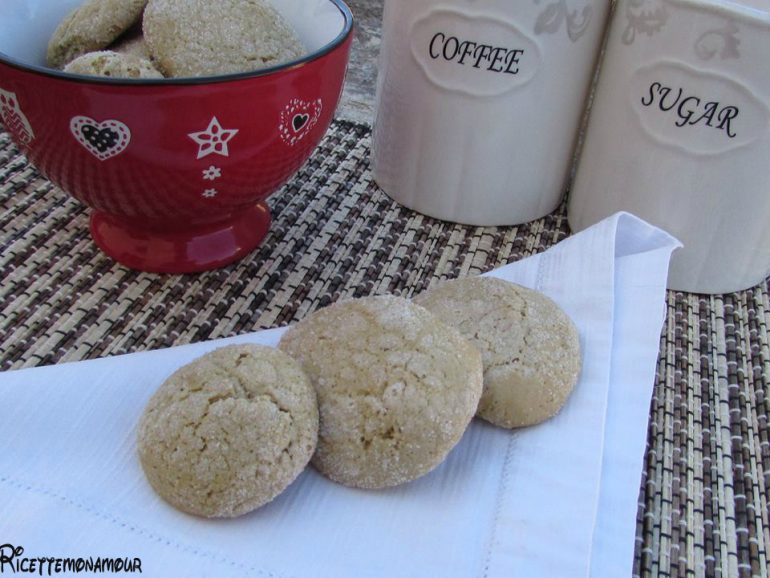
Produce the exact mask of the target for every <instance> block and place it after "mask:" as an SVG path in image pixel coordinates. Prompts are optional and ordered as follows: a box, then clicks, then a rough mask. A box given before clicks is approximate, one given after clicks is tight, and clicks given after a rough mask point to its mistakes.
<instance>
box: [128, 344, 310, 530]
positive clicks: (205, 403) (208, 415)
mask: <svg viewBox="0 0 770 578" xmlns="http://www.w3.org/2000/svg"><path fill="white" fill-rule="evenodd" d="M317 436H318V406H317V402H316V396H315V392H314V390H313V388H312V386H311V385H310V381H309V379H308V377H307V376H306V375H305V374H304V373H303V372H302V370H301V369H300V367H299V364H297V363H296V362H295V361H294V360H293V359H291V358H290V357H289V356H288V355H286V354H284V353H282V352H281V351H279V350H277V349H273V348H270V347H264V346H259V345H231V346H228V347H223V348H221V349H217V350H215V351H212V352H211V353H208V354H206V355H204V356H203V357H200V358H198V359H197V360H195V361H193V362H192V363H190V364H188V365H186V366H184V367H182V368H181V369H179V370H178V371H176V372H175V373H174V374H173V375H171V377H169V378H168V379H167V380H166V381H165V382H164V383H163V385H161V387H160V388H159V389H158V391H157V392H156V393H155V395H153V396H152V398H151V399H150V401H149V402H148V404H147V407H146V409H145V411H144V414H143V416H142V419H141V421H140V423H139V430H138V450H139V458H140V461H141V463H142V468H143V469H144V472H145V474H146V475H147V479H148V480H149V482H150V484H151V485H152V487H153V488H154V489H155V491H156V492H158V494H160V496H161V497H162V498H164V499H165V500H166V501H168V502H169V503H170V504H172V505H173V506H175V507H177V508H179V509H180V510H183V511H185V512H189V513H191V514H197V515H199V516H207V517H233V516H238V515H240V514H245V513H246V512H249V511H251V510H253V509H255V508H258V507H259V506H262V505H263V504H266V503H267V502H269V501H270V500H272V499H273V498H274V497H275V496H277V495H278V494H279V493H280V492H282V491H283V490H284V489H285V488H286V487H287V486H288V485H289V484H290V483H291V482H292V481H293V480H294V479H295V478H296V477H297V476H298V475H299V474H300V472H302V470H303V469H304V468H305V466H306V465H307V464H308V462H309V461H310V456H311V455H312V454H313V451H314V449H315V445H316V441H317Z"/></svg>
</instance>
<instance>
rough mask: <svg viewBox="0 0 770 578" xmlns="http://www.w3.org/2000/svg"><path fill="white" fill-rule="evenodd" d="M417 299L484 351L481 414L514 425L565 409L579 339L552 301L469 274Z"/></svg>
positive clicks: (576, 367) (575, 376)
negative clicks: (563, 407)
mask: <svg viewBox="0 0 770 578" xmlns="http://www.w3.org/2000/svg"><path fill="white" fill-rule="evenodd" d="M414 301H415V303H418V304H420V305H422V306H423V307H425V308H427V309H428V310H430V311H431V312H432V313H434V314H435V315H436V316H437V317H439V318H440V319H442V320H443V321H444V322H446V323H448V324H450V325H452V326H453V327H455V328H456V329H458V330H459V331H460V333H462V334H463V335H464V336H465V337H467V338H468V339H469V340H470V341H471V342H472V343H473V344H474V345H475V346H476V347H477V348H478V349H479V350H480V351H481V355H482V358H483V360H484V394H483V395H482V396H481V402H480V403H479V410H478V414H477V415H478V416H479V417H481V418H483V419H485V420H487V421H489V422H491V423H493V424H496V425H499V426H502V427H506V428H516V427H523V426H529V425H534V424H537V423H540V422H542V421H544V420H546V419H548V418H549V417H552V416H553V415H555V414H556V413H557V412H558V411H559V410H560V409H561V408H562V406H563V405H564V403H565V402H566V400H567V398H568V397H569V395H570V392H571V391H572V389H573V388H574V386H575V384H576V383H577V380H578V376H579V374H580V368H581V353H580V339H579V336H578V331H577V328H576V327H575V325H574V323H573V322H572V320H571V319H570V318H569V317H568V316H567V314H566V313H565V312H564V311H563V310H562V309H561V308H560V307H559V306H558V305H557V304H556V303H555V302H554V301H553V300H551V299H549V298H548V297H546V296H545V295H543V294H542V293H539V292H537V291H533V290H532V289H528V288H526V287H522V286H520V285H516V284H514V283H509V282H507V281H503V280H501V279H495V278H493V277H468V278H463V279H455V280H452V281H447V282H445V283H443V284H440V285H438V286H437V287H435V288H433V289H430V290H428V291H426V292H424V293H422V294H420V295H418V296H416V297H415V298H414Z"/></svg>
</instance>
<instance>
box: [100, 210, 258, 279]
mask: <svg viewBox="0 0 770 578" xmlns="http://www.w3.org/2000/svg"><path fill="white" fill-rule="evenodd" d="M269 229H270V212H269V211H268V208H267V205H266V204H265V203H257V204H256V205H254V206H253V207H251V208H248V209H244V210H242V211H239V212H238V213H235V214H234V215H233V216H232V217H231V218H230V219H229V220H225V221H218V222H216V223H210V224H206V225H200V226H198V227H194V228H189V229H183V230H171V231H163V230H153V229H143V228H139V227H137V226H136V224H135V223H128V222H126V221H123V220H121V219H119V218H116V217H114V216H111V215H108V214H106V213H102V212H100V211H93V212H92V213H91V237H92V238H93V240H94V241H95V242H96V244H97V246H98V247H99V248H100V249H101V250H102V251H104V252H105V253H106V254H107V255H109V256H110V257H112V258H113V259H115V260H116V261H117V262H119V263H121V264H122V265H125V266H126V267H129V268H131V269H137V270H139V271H148V272H152V273H194V272H197V271H208V270H211V269H217V268H219V267H223V266H225V265H228V264H229V263H232V262H234V261H237V260H238V259H241V258H242V257H244V256H245V255H247V254H248V253H249V252H251V251H252V250H253V249H255V248H256V247H257V246H259V244H260V243H261V242H262V239H264V237H265V235H267V232H268V230H269Z"/></svg>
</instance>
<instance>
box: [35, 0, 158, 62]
mask: <svg viewBox="0 0 770 578" xmlns="http://www.w3.org/2000/svg"><path fill="white" fill-rule="evenodd" d="M146 4H147V0H86V2H84V3H83V4H82V5H81V6H79V7H78V8H76V9H75V10H73V11H72V12H70V13H69V14H68V15H67V16H66V17H65V18H64V20H62V22H61V23H60V24H59V26H58V27H57V28H56V30H55V31H54V33H53V35H52V36H51V39H50V41H49V43H48V53H47V56H46V61H47V62H48V66H52V67H54V68H63V67H64V65H65V64H67V63H68V62H70V61H72V60H74V59H75V58H77V57H78V56H80V55H82V54H85V53H86V52H93V51H95V50H102V49H104V48H107V47H108V46H109V45H110V44H111V43H112V42H113V41H114V40H115V39H116V38H117V37H118V36H120V35H121V34H123V33H124V32H125V31H126V30H128V29H129V28H131V26H133V25H134V24H135V23H136V22H137V21H138V20H139V19H140V18H141V16H142V10H143V9H144V7H145V5H146Z"/></svg>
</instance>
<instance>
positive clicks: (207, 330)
mask: <svg viewBox="0 0 770 578" xmlns="http://www.w3.org/2000/svg"><path fill="white" fill-rule="evenodd" d="M369 145H370V129H369V128H368V127H366V126H363V125H356V124H351V123H346V122H339V121H338V122H335V123H334V124H333V125H332V127H331V129H330V130H329V132H328V133H327V136H326V137H325V139H324V141H323V142H322V144H321V145H320V147H319V148H318V150H317V151H316V152H315V154H314V155H313V156H312V158H311V159H310V160H309V161H308V162H307V164H306V165H305V166H304V167H303V168H302V169H301V171H300V173H299V174H298V175H297V177H295V178H294V179H293V180H292V181H291V182H289V183H288V184H287V185H286V186H285V187H283V189H282V190H281V191H279V192H278V193H276V194H275V195H273V196H272V197H271V199H270V201H269V204H270V206H271V210H272V213H273V219H274V221H273V225H272V229H271V231H270V233H269V235H268V237H267V238H266V240H265V242H264V244H263V245H262V246H261V247H260V248H259V249H258V250H256V251H254V252H253V253H252V254H250V255H249V256H248V257H247V258H246V259H244V260H243V261H241V262H239V263H237V264H234V265H231V266H229V267H226V268H224V269H221V270H218V271H211V272H207V273H202V274H196V275H176V276H162V275H152V274H145V273H138V272H134V271H129V270H127V269H125V268H123V267H121V266H119V265H117V264H115V263H114V262H113V261H111V260H110V259H108V258H107V257H105V256H104V255H103V254H101V253H100V252H99V250H98V249H96V247H95V246H94V245H93V243H92V242H91V240H90V237H89V235H88V217H87V211H86V209H85V208H84V207H83V206H81V205H80V204H78V203H77V202H76V201H74V200H72V199H71V198H70V197H68V196H66V195H65V194H64V193H63V192H62V191H61V190H59V189H58V188H56V187H55V186H54V185H52V184H50V183H49V182H47V181H46V180H45V179H44V178H42V177H41V175H40V174H39V173H38V172H37V171H36V170H35V169H34V168H32V167H31V166H30V165H29V164H28V163H27V161H26V159H25V157H24V156H22V155H21V154H20V153H19V151H18V150H17V149H16V148H15V147H14V146H13V144H12V143H11V142H10V139H9V138H8V136H7V134H5V133H2V132H0V230H1V231H2V237H1V238H0V246H1V247H2V253H1V255H0V262H1V263H2V265H1V266H2V272H3V281H2V285H0V310H1V311H2V314H1V316H0V352H1V357H0V368H2V369H3V370H8V369H14V368H21V367H27V366H35V365H46V364H52V363H58V362H64V361H74V360H81V359H89V358H95V357H103V356H107V355H115V354H120V353H128V352H131V351H137V350H146V349H155V348H161V347H168V346H170V345H178V344H182V343H188V342H194V341H202V340H207V339H215V338H219V337H226V336H231V335H235V334H239V333H244V332H250V331H254V330H257V329H261V328H268V327H276V326H281V325H286V324H289V323H291V322H293V321H296V320H298V319H300V318H301V317H303V316H304V315H305V314H306V313H308V312H309V311H312V310H315V309H317V308H319V307H322V306H324V305H327V304H329V303H331V302H333V301H336V300H338V299H340V298H342V297H349V296H362V295H370V294H382V293H393V294H399V295H404V296H410V295H412V294H414V293H417V292H419V291H421V290H422V289H424V288H425V287H426V286H427V285H428V284H429V283H431V281H433V280H437V279H444V278H453V277H459V276H466V275H473V274H478V273H482V272H485V271H488V270H490V269H494V268H495V267H499V266H501V265H503V264H506V263H508V262H511V261H515V260H518V259H521V258H523V257H526V256H529V255H532V254H534V253H537V252H540V251H543V250H545V249H547V248H548V247H550V246H552V245H553V244H555V243H557V242H558V241H560V240H562V239H564V238H565V237H566V236H567V235H568V234H569V229H568V225H567V220H566V216H565V209H564V207H561V208H560V209H559V210H557V211H556V212H554V213H553V214H551V215H549V216H547V217H545V218H543V219H539V220H537V221H534V222H531V223H527V224H525V225H521V226H518V227H467V226H461V225H453V224H449V223H444V222H440V221H436V220H433V219H429V218H427V217H423V216H421V215H418V214H415V213H413V212H411V211H409V210H406V209H403V208H401V207H399V206H397V205H396V204H395V203H393V202H392V201H391V200H390V199H389V198H387V197H386V196H385V195H384V194H383V193H382V192H381V191H380V190H379V189H378V188H377V186H376V184H374V183H373V181H372V178H371V174H370V172H369V167H368V156H369ZM768 324H770V305H769V303H768V286H767V283H765V284H763V285H762V286H759V287H756V288H754V289H753V290H749V291H745V292H742V293H738V294H732V295H726V296H721V297H703V296H696V295H688V294H681V293H673V292H671V293H669V295H668V320H667V323H666V328H665V331H664V333H663V335H662V339H661V356H660V362H659V365H658V383H657V387H656V389H655V397H654V400H653V403H652V408H651V421H650V430H649V443H648V452H647V460H646V468H645V472H644V476H643V479H642V480H641V492H640V498H639V514H638V531H637V548H636V556H635V563H634V574H635V575H637V576H725V577H733V576H736V577H744V576H745V577H750V576H767V564H768V560H767V546H768V544H770V535H769V533H768V532H769V530H770V523H769V522H768V482H769V481H770V478H769V476H770V446H769V445H768V422H767V416H768V410H770V401H769V400H768V398H767V396H766V393H765V392H766V391H767V385H768V380H769V379H770V378H769V376H770V348H769V344H768V338H769V337H770V333H769V331H768Z"/></svg>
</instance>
